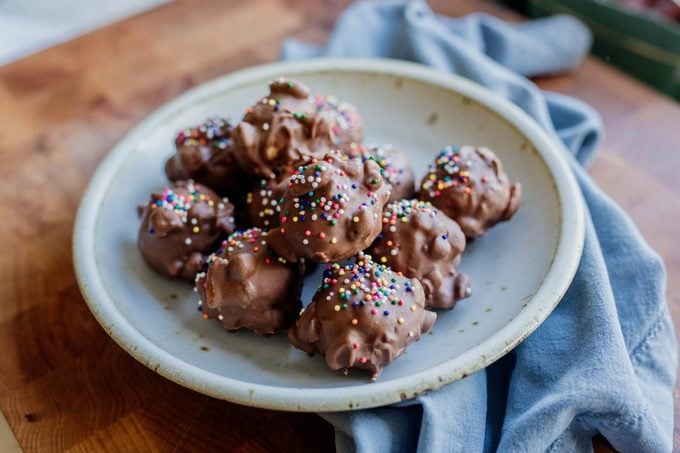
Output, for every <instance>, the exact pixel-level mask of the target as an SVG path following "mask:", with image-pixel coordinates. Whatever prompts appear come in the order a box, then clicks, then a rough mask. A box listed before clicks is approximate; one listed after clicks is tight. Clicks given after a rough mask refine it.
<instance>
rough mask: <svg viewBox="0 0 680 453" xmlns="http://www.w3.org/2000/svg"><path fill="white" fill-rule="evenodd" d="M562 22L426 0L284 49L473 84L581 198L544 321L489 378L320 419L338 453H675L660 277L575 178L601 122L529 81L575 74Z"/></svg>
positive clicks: (580, 37)
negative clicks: (543, 140)
mask: <svg viewBox="0 0 680 453" xmlns="http://www.w3.org/2000/svg"><path fill="white" fill-rule="evenodd" d="M590 41H591V37H590V34H589V32H588V30H587V29H586V28H585V27H584V26H583V25H582V24H581V23H579V22H578V21H576V20H575V19H572V18H570V17H567V16H557V17H553V18H550V19H545V20H539V21H533V22H528V23H524V24H508V23H505V22H503V21H501V20H499V19H496V18H494V17H491V16H488V15H484V14H471V15H469V16H466V17H464V18H460V19H452V18H447V17H442V16H438V15H435V14H434V13H433V12H432V10H431V9H430V8H429V7H428V6H427V4H426V3H425V2H423V1H412V2H404V1H400V2H380V3H378V2H360V3H356V4H354V5H353V6H351V7H350V8H349V9H348V10H347V11H346V12H345V13H344V14H343V15H342V17H341V18H340V19H339V21H338V23H337V25H336V27H335V29H334V31H333V33H332V36H331V38H330V40H329V42H328V43H327V44H326V45H325V46H322V47H319V46H313V45H309V44H304V43H301V42H298V41H294V40H288V41H287V42H286V43H285V45H284V48H283V56H282V57H283V59H302V58H311V57H321V56H332V57H385V58H399V59H405V60H410V61H415V62H419V63H422V64H426V65H430V66H433V67H435V68H438V69H440V70H442V71H448V72H453V73H456V74H459V75H462V76H464V77H467V78H469V79H472V80H474V81H476V82H478V83H480V84H482V85H485V86H487V87H488V88H490V89H492V90H494V91H495V92H497V93H498V94H500V95H502V96H504V97H506V98H507V99H509V100H511V101H512V102H514V103H515V104H517V105H518V106H520V107H521V108H522V109H524V111H526V112H527V113H528V114H529V115H530V116H532V117H533V118H534V119H535V120H536V121H537V122H538V123H539V124H540V125H541V126H542V127H544V128H545V129H546V130H547V131H548V133H549V134H551V135H553V136H554V137H555V138H556V140H560V141H561V142H562V143H563V144H564V148H565V152H568V155H569V159H570V161H571V167H572V169H573V171H574V174H575V175H576V177H577V179H578V182H579V184H580V187H581V190H582V192H583V197H584V200H585V203H586V206H587V209H586V211H587V212H586V222H587V224H586V238H585V248H584V251H583V257H582V259H581V263H580V266H579V269H578V271H577V273H576V276H575V278H574V281H573V282H572V284H571V287H570V288H569V290H568V291H567V293H566V295H565V296H564V298H563V299H562V301H561V302H560V304H559V305H558V306H557V308H556V309H555V311H554V312H553V313H552V314H551V315H550V316H549V317H548V319H547V320H546V321H545V322H544V323H543V324H542V325H541V326H540V327H539V328H538V329H537V330H536V331H535V332H534V333H533V334H532V335H531V336H529V338H527V339H526V340H525V341H524V342H523V343H522V344H521V345H520V346H518V347H517V348H516V349H515V350H514V351H513V352H512V353H510V354H509V355H507V356H506V357H504V358H503V359H501V360H499V361H498V362H496V363H495V364H493V365H492V366H490V367H488V368H487V369H485V370H482V371H480V372H478V373H475V374H473V375H471V376H469V377H467V378H465V379H463V380H461V381H458V382H455V383H453V384H451V385H448V386H446V387H444V388H442V389H439V390H437V391H434V392H431V393H428V394H426V395H422V396H420V397H418V398H415V399H413V400H410V401H406V402H403V403H400V404H397V405H393V406H389V407H383V408H378V409H369V410H361V411H355V412H343V413H324V414H321V416H322V417H324V418H325V419H326V420H328V421H329V422H330V423H332V424H333V425H334V426H335V427H336V445H337V447H338V450H339V451H353V450H355V449H356V450H359V451H366V452H373V451H375V452H378V451H380V452H385V451H414V450H417V451H422V452H439V451H447V452H449V451H495V450H500V451H546V450H548V451H591V450H592V441H591V439H592V437H593V436H594V435H595V434H596V433H598V432H599V433H601V434H603V435H604V436H605V437H606V438H607V439H608V440H609V442H611V444H612V445H613V446H614V447H615V448H616V449H618V450H620V451H671V449H672V435H673V397H672V391H673V386H674V384H675V369H676V363H677V351H676V339H675V333H674V330H673V325H672V323H671V319H670V315H669V311H668V307H667V305H666V301H665V288H666V284H665V279H666V276H665V271H664V267H663V264H662V262H661V260H660V258H659V257H658V256H657V255H656V254H655V253H654V252H653V251H652V250H651V249H650V248H649V247H648V246H647V244H646V243H645V241H644V239H643V238H642V237H641V236H640V233H639V232H638V231H637V229H636V228H635V226H634V225H633V224H632V222H631V221H630V219H629V218H628V217H627V216H626V214H625V213H624V212H623V211H622V210H621V209H620V208H619V207H618V206H617V205H616V204H615V203H614V202H613V201H612V200H611V199H610V198H609V197H608V196H607V195H605V194H604V193H603V192H602V191H601V190H600V189H599V188H598V187H597V186H596V185H595V184H594V182H593V181H592V180H591V179H590V177H589V176H588V175H587V174H586V172H585V171H584V170H583V168H582V167H581V165H582V164H584V163H587V162H589V161H590V160H591V159H592V157H593V155H594V152H595V150H596V149H597V146H598V144H599V143H600V139H601V137H602V125H601V122H600V120H599V117H598V115H597V113H596V112H595V111H594V110H593V109H592V108H590V107H589V106H587V105H586V104H584V103H583V102H581V101H578V100H576V99H573V98H570V97H567V96H562V95H559V94H555V93H547V92H542V91H541V90H540V89H539V88H537V87H536V85H534V84H533V83H532V82H530V81H529V80H528V79H526V78H525V76H532V75H537V74H546V73H552V72H556V71H563V70H567V69H570V68H573V67H574V66H575V65H577V64H578V62H579V61H580V60H581V59H582V58H583V56H584V55H585V54H586V52H587V51H588V48H589V46H590Z"/></svg>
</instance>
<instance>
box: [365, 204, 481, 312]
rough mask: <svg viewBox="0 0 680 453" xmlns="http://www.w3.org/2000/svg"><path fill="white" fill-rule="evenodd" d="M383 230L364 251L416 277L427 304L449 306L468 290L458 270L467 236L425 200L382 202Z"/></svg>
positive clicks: (468, 284)
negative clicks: (383, 208)
mask: <svg viewBox="0 0 680 453" xmlns="http://www.w3.org/2000/svg"><path fill="white" fill-rule="evenodd" d="M382 222H383V229H382V233H381V234H380V236H378V238H377V239H376V240H375V242H373V244H371V246H370V247H369V248H368V250H367V252H368V253H370V254H371V255H373V257H374V259H375V260H376V261H378V262H379V263H381V264H385V265H388V266H390V267H391V268H392V269H393V270H394V271H396V272H401V273H402V274H404V275H405V276H407V277H411V278H417V279H418V280H419V281H420V282H421V283H422V285H423V289H424V290H425V306H426V307H427V308H446V309H450V308H453V307H454V305H455V304H456V302H458V301H459V300H460V299H464V298H466V297H469V296H470V294H472V291H471V289H470V282H469V279H468V276H467V275H466V274H462V273H457V272H456V266H458V264H459V262H460V257H461V253H462V252H463V250H464V249H465V235H464V234H463V232H462V231H461V229H460V227H459V226H458V224H457V223H456V222H455V221H453V220H451V219H450V218H449V217H447V216H446V215H444V213H443V212H441V211H440V210H439V209H437V208H435V207H434V206H432V204H431V203H429V202H427V201H419V200H399V201H393V202H390V203H388V204H387V206H385V210H384V211H383V217H382Z"/></svg>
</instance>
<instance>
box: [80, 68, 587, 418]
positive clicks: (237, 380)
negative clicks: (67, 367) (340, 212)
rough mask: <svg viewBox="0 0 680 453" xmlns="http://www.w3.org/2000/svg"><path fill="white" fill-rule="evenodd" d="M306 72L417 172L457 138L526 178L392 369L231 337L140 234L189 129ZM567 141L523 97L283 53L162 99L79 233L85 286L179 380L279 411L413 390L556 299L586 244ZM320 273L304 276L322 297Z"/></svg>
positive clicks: (475, 359) (235, 113) (124, 332)
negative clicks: (160, 267)
mask: <svg viewBox="0 0 680 453" xmlns="http://www.w3.org/2000/svg"><path fill="white" fill-rule="evenodd" d="M281 75H282V76H287V77H291V78H295V79H299V80H301V81H303V82H305V83H307V84H309V86H311V87H312V88H313V90H315V91H319V92H324V93H327V94H335V95H337V96H338V97H339V98H341V99H345V100H347V101H349V102H352V103H354V104H355V105H356V106H357V107H359V109H360V111H361V112H362V114H363V116H364V118H365V121H366V131H367V134H366V135H367V139H368V140H369V141H372V142H390V143H393V144H395V145H397V146H398V147H400V148H401V149H403V150H405V151H406V152H407V153H408V154H409V157H410V158H411V161H412V163H413V165H414V168H415V171H416V173H417V176H421V175H422V174H423V173H424V170H425V168H426V165H427V163H428V162H429V161H430V160H432V158H433V156H434V155H435V153H436V152H437V151H439V150H440V149H441V148H442V147H443V146H444V145H448V144H480V145H486V146H489V147H491V148H492V149H494V150H496V152H497V154H498V155H499V157H500V158H501V160H502V161H503V163H504V164H505V167H506V169H507V172H508V173H509V175H510V176H511V178H512V179H514V180H517V181H520V182H521V183H522V185H523V192H524V200H523V203H522V206H521V208H520V210H519V212H518V213H517V215H515V217H514V218H513V219H512V221H510V222H506V223H503V224H501V225H499V226H497V227H495V228H494V229H492V231H491V232H490V233H489V234H488V236H486V237H484V238H481V239H479V240H476V241H474V243H472V244H470V245H469V247H468V248H467V250H466V251H465V255H464V258H463V261H462V265H461V267H460V269H461V270H462V271H463V272H467V273H468V274H469V275H470V276H471V278H472V284H473V296H472V297H471V298H469V299H467V300H465V301H463V302H461V303H460V304H458V306H457V307H456V309H455V310H453V311H450V312H440V313H439V319H438V320H437V323H436V324H435V326H434V329H433V332H432V334H431V335H426V336H425V337H424V338H423V339H422V340H421V341H420V342H418V343H415V344H413V345H411V346H410V347H409V349H408V350H407V351H406V353H405V354H404V355H403V356H401V357H400V358H399V359H398V360H397V361H396V362H394V363H393V364H391V365H390V366H388V367H387V368H386V369H385V371H384V372H383V373H382V375H381V376H380V379H379V380H378V381H377V382H375V383H371V382H370V381H369V380H368V375H367V374H365V373H363V372H361V371H356V370H355V371H353V372H351V373H350V375H349V376H348V377H347V376H344V375H343V374H342V373H339V372H333V371H331V370H330V369H328V368H327V366H326V364H325V362H324V361H323V359H322V358H320V357H318V356H316V357H313V358H310V357H308V356H307V355H305V354H304V353H302V352H301V351H298V350H296V349H294V348H293V347H292V346H290V345H289V343H288V341H287V339H286V337H285V335H278V336H274V337H270V338H263V337H260V336H257V335H255V334H253V333H251V332H239V333H235V334H227V333H226V332H224V331H223V330H222V327H221V326H220V325H219V323H217V322H216V321H206V320H204V319H202V318H201V316H200V315H199V313H198V312H197V310H196V299H197V297H196V295H195V293H193V291H192V289H191V288H190V287H189V285H187V284H186V283H182V282H170V281H168V280H165V279H164V278H161V277H159V276H158V275H156V274H154V273H153V272H152V271H151V270H149V269H148V268H147V266H146V265H145V263H144V262H143V260H142V257H141V256H140V254H139V252H138V251H137V246H136V236H137V228H138V225H139V220H138V218H137V215H136V210H135V208H136V206H137V204H138V203H140V202H144V201H145V200H146V199H147V197H148V195H149V193H150V192H151V191H152V190H155V189H158V188H160V187H161V186H162V185H163V184H164V183H165V179H164V175H163V171H162V167H163V163H164V161H165V159H166V158H167V157H168V156H169V155H170V153H171V152H172V149H173V148H172V140H173V138H174V135H175V132H176V131H177V130H179V129H181V128H182V127H185V126H187V125H193V124H197V123H199V122H200V121H202V120H203V119H204V118H205V117H207V116H210V115H215V114H219V115H223V116H227V117H231V118H235V119H238V118H240V116H241V115H242V112H243V111H244V110H245V108H246V107H247V106H248V105H250V103H252V102H253V101H254V100H256V99H258V98H259V97H260V96H261V95H263V94H265V92H266V85H267V82H268V81H269V80H271V79H273V78H274V77H277V76H281ZM562 152H563V151H562V150H561V149H560V148H559V147H558V145H556V144H555V143H554V142H553V141H551V139H550V138H549V137H548V136H547V135H546V134H545V133H544V132H543V131H542V130H541V129H540V128H539V127H538V126H537V125H536V124H535V123H534V122H533V121H532V120H531V119H530V118H529V117H527V116H526V115H525V114H524V113H523V112H521V111H520V110H519V109H518V108H516V107H515V106H513V105H511V104H510V103H508V102H506V101H505V100H503V99H501V98H500V97H498V96H496V95H494V94H493V93H491V92H489V91H487V90H486V89H484V88H482V87H480V86H478V85H476V84H474V83H472V82H470V81H467V80H464V79H462V78H458V77H455V76H451V75H446V74H442V73H439V72H436V71H433V70H431V69H428V68H425V67H423V66H419V65H413V64H408V63H403V62H393V61H386V60H316V61H309V62H303V63H276V64H271V65H266V66H259V67H256V68H252V69H247V70H244V71H239V72H236V73H233V74H230V75H228V76H225V77H222V78H220V79H217V80H215V81H212V82H209V83H206V84H204V85H201V86H200V87H197V88H195V89H193V90H190V91H189V92H187V93H185V94H183V95H182V96H180V97H178V98H177V99H175V100H174V101H172V102H170V103H168V104H166V105H165V106H163V107H161V108H160V109H158V110H157V111H156V112H154V113H153V114H152V115H151V116H149V117H148V118H147V119H146V120H145V121H143V122H142V123H141V124H139V125H138V126H137V127H136V128H135V129H134V130H133V131H132V132H130V134H128V136H127V137H126V138H125V139H124V140H123V141H121V142H120V143H119V144H118V145H117V146H116V147H115V148H114V149H113V150H112V151H111V153H110V154H109V155H108V156H107V157H106V159H105V160H104V161H103V162H102V163H101V165H100V167H99V169H98V170H97V172H96V173H95V175H94V177H93V178H92V182H91V183H90V186H89V187H88V189H87V191H86V192H85V196H84V197H83V200H82V203H81V206H80V210H79V211H78V217H77V221H76V228H75V233H74V259H75V266H76V271H77V275H78V281H79V284H80V288H81V290H82V292H83V295H84V296H85V299H86V300H87V303H88V304H89V306H90V309H91V310H92V312H93V313H94V315H95V316H96V317H97V319H98V320H99V322H100V323H101V325H102V326H103V327H104V329H106V331H107V332H108V333H109V335H111V337H113V339H114V340H115V341H116V342H117V343H118V344H120V345H121V346H122V347H123V348H124V349H125V350H126V351H128V352H129V353H130V354H131V355H132V356H134V357H135V358H136V359H137V360H139V361H140V362H142V363H144V364H145V365H146V366H148V367H149V368H151V369H153V370H154V371H156V372H158V373H160V374H161V375H163V376H165V377H167V378H168V379H171V380H173V381H175V382H177V383H179V384H181V385H184V386H187V387H189V388H192V389H194V390H197V391H199V392H201V393H205V394H208V395H211V396H214V397H217V398H222V399H225V400H229V401H233V402H237V403H241V404H245V405H251V406H258V407H265V408H271V409H281V410H291V411H337V410H349V409H357V408H368V407H375V406H381V405H385V404H389V403H393V402H396V401H399V400H403V399H407V398H412V397H414V396H416V395H418V394H420V393H422V392H425V391H429V390H433V389H437V388H439V387H441V386H443V385H446V384H448V383H450V382H453V381H455V380H457V379H461V378H463V377H465V376H466V375H468V374H470V373H473V372H475V371H477V370H479V369H481V368H483V367H485V366H487V365H489V364H491V363H492V362H493V361H495V360H496V359H498V358H499V357H501V356H502V355H503V354H505V353H507V352H508V351H510V350H511V349H512V348H513V347H515V346H516V345H517V344H518V343H519V342H521V341H522V340H523V339H524V338H526V337H527V336H528V335H529V334H530V333H531V332H532V331H533V330H534V329H535V328H536V327H537V326H538V325H539V324H540V323H541V322H542V321H543V320H544V319H545V318H546V317H547V316H548V314H549V313H550V312H551V311H552V309H553V308H554V307H555V305H556V304H557V303H558V302H559V300H560V298H561V297H562V295H563V294H564V292H565V291H566V289H567V287H568V286H569V283H570V282H571V279H572V277H573V275H574V272H575V271H576V267H577V264H578V261H579V258H580V256H581V250H582V245H583V224H584V220H583V211H582V205H581V198H580V192H579V191H578V188H577V186H576V183H575V180H574V178H573V176H572V174H571V172H570V171H569V169H568V166H567V163H566V161H565V159H564V157H563V156H562V154H561V153H562ZM318 281H319V278H318V275H316V276H312V277H308V279H307V280H306V281H305V291H304V300H305V301H309V299H310V298H311V295H312V294H313V292H314V290H315V289H316V286H317V283H318Z"/></svg>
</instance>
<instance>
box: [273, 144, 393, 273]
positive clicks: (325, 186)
mask: <svg viewBox="0 0 680 453" xmlns="http://www.w3.org/2000/svg"><path fill="white" fill-rule="evenodd" d="M389 196H390V190H389V185H388V184H387V183H385V181H384V179H383V177H382V176H381V174H380V166H378V164H377V163H375V162H374V161H372V160H367V161H366V162H363V163H362V162H361V160H358V159H350V160H344V159H343V158H342V155H341V154H339V153H337V152H331V153H328V154H326V156H324V158H323V159H320V160H316V159H314V160H312V161H310V162H309V163H307V164H306V165H303V166H301V167H300V168H299V169H298V172H297V174H295V175H293V176H291V178H290V180H289V183H288V187H287V188H286V192H285V193H284V195H283V200H284V201H283V203H282V204H281V225H280V227H279V228H278V229H276V230H274V233H273V234H272V239H271V244H272V248H273V249H274V250H275V251H276V252H277V253H278V254H279V255H281V256H282V257H284V258H285V259H287V260H289V261H296V260H298V259H301V258H305V259H310V260H312V261H317V262H324V263H326V262H335V261H339V260H343V259H346V258H349V257H351V256H354V255H356V254H357V253H358V252H359V251H361V250H363V249H365V248H366V247H368V246H369V245H370V244H371V243H372V242H373V241H374V240H375V238H376V237H377V236H378V234H380V231H381V229H382V209H383V207H384V206H385V204H386V203H387V199H388V198H389Z"/></svg>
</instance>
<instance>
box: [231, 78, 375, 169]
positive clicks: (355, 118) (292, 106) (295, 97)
mask: <svg viewBox="0 0 680 453" xmlns="http://www.w3.org/2000/svg"><path fill="white" fill-rule="evenodd" d="M269 90H270V93H269V95H268V96H266V97H264V98H262V99H260V101H258V102H257V103H256V104H255V105H253V106H252V107H251V108H249V109H248V111H247V113H246V114H245V116H244V117H243V120H242V121H241V122H240V123H239V124H238V125H237V126H236V128H235V130H234V134H233V137H234V148H235V156H236V159H237V160H238V162H239V163H240V165H241V167H242V168H243V169H245V170H246V171H248V172H249V173H251V174H253V175H256V176H260V177H264V178H273V179H280V177H281V176H282V175H288V174H290V171H291V170H294V169H295V168H296V167H297V166H298V165H300V164H301V163H302V162H304V161H307V160H309V159H310V158H312V157H322V156H323V155H324V154H325V152H326V151H327V150H328V149H329V148H336V147H338V146H341V145H344V144H345V143H348V142H349V141H353V140H361V137H362V135H363V122H362V120H361V117H360V116H359V114H358V112H357V111H356V109H355V108H354V107H351V106H349V104H346V103H340V102H337V101H335V99H333V98H329V97H323V96H317V97H314V96H312V95H310V92H309V89H308V88H307V87H306V86H305V85H303V84H302V83H300V82H295V81H289V80H286V79H277V80H276V81H274V82H272V83H271V84H270V85H269Z"/></svg>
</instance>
